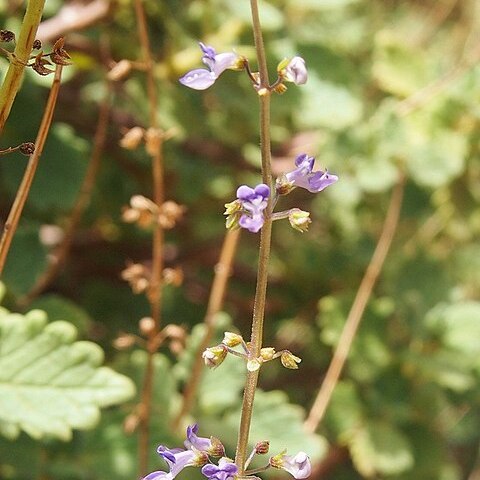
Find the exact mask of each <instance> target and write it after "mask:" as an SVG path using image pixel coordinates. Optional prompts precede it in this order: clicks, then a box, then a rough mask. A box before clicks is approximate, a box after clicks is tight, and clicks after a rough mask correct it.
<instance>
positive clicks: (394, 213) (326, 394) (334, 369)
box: [304, 175, 405, 432]
mask: <svg viewBox="0 0 480 480" xmlns="http://www.w3.org/2000/svg"><path fill="white" fill-rule="evenodd" d="M404 183H405V179H404V177H403V175H402V176H401V177H400V179H399V181H398V183H397V184H396V186H395V187H394V190H393V192H392V196H391V199H390V205H389V207H388V211H387V215H386V217H385V221H384V224H383V229H382V233H381V235H380V238H379V239H378V243H377V246H376V248H375V251H374V252H373V256H372V259H371V260H370V263H369V265H368V267H367V270H366V271H365V275H364V276H363V278H362V281H361V283H360V287H359V289H358V291H357V295H356V296H355V300H354V302H353V305H352V307H351V309H350V312H349V314H348V317H347V320H346V322H345V326H344V327H343V331H342V334H341V336H340V340H339V341H338V345H337V348H336V350H335V353H334V354H333V357H332V360H331V362H330V365H329V367H328V370H327V373H326V375H325V378H324V380H323V382H322V385H321V387H320V391H319V392H318V394H317V397H316V399H315V402H314V403H313V406H312V408H311V410H310V413H309V415H308V418H307V419H306V421H305V424H304V427H305V430H306V431H307V432H314V431H315V430H316V429H317V428H318V425H319V424H320V422H321V420H322V418H323V415H324V414H325V411H326V409H327V406H328V404H329V402H330V399H331V397H332V393H333V390H334V389H335V386H336V385H337V383H338V380H339V378H340V374H341V372H342V369H343V367H344V365H345V362H346V360H347V357H348V354H349V352H350V348H351V346H352V342H353V339H354V337H355V334H356V332H357V330H358V327H359V325H360V321H361V320H362V317H363V312H364V311H365V307H366V306H367V303H368V300H369V299H370V296H371V294H372V291H373V287H374V286H375V283H376V282H377V279H378V277H379V275H380V272H381V271H382V267H383V264H384V262H385V259H386V257H387V254H388V251H389V249H390V246H391V244H392V240H393V237H394V235H395V231H396V229H397V225H398V219H399V216H400V210H401V207H402V199H403V190H404Z"/></svg>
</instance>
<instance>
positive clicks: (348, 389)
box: [326, 381, 364, 441]
mask: <svg viewBox="0 0 480 480" xmlns="http://www.w3.org/2000/svg"><path fill="white" fill-rule="evenodd" d="M363 418H364V415H363V407H362V402H361V400H360V398H359V396H358V393H357V391H356V388H355V385H354V384H353V383H352V382H348V381H341V382H339V383H338V384H337V386H336V387H335V390H334V391H333V395H332V401H331V402H330V407H329V408H328V410H327V416H326V423H327V425H328V426H329V427H330V428H331V429H332V430H333V431H334V433H335V434H336V435H337V437H339V439H340V441H342V438H348V435H349V433H350V432H351V431H353V430H355V429H356V428H357V427H358V426H359V425H361V424H362V422H363Z"/></svg>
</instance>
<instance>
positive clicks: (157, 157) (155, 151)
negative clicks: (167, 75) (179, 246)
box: [135, 0, 165, 476]
mask: <svg viewBox="0 0 480 480" xmlns="http://www.w3.org/2000/svg"><path fill="white" fill-rule="evenodd" d="M135 15H136V18H137V27H138V36H139V39H140V44H141V48H142V61H143V62H144V64H145V66H146V69H145V74H146V77H147V94H148V103H149V109H150V114H149V123H150V129H149V131H150V133H151V134H152V135H153V137H154V140H153V141H152V142H151V143H150V147H149V145H147V150H148V151H149V153H150V155H151V157H152V176H153V200H154V202H155V203H156V205H157V206H158V208H159V209H160V208H161V206H162V205H163V203H164V200H165V199H164V184H163V183H164V173H163V150H162V143H163V133H162V132H161V131H160V130H159V121H158V114H157V108H158V102H157V99H158V95H157V87H156V84H155V77H154V73H153V59H152V53H151V48H150V40H149V38H148V29H147V20H146V16H145V10H144V8H143V2H142V0H135ZM147 142H148V141H147ZM163 243H164V231H163V227H162V225H161V223H160V222H157V223H156V225H155V230H154V234H153V246H152V274H151V279H150V287H149V291H148V294H147V296H148V300H149V302H150V309H151V315H152V318H153V321H154V325H155V326H154V328H153V329H152V331H151V332H150V334H149V337H148V339H147V365H146V369H145V377H144V382H143V387H142V392H141V405H140V425H139V437H138V456H139V462H138V463H139V465H138V468H139V475H140V476H142V475H145V473H146V472H147V470H148V452H149V448H150V417H151V413H152V392H153V376H154V365H153V357H154V355H155V352H156V351H157V349H158V343H157V342H156V337H157V334H158V333H159V331H160V324H161V305H162V274H163Z"/></svg>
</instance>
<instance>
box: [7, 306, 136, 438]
mask: <svg viewBox="0 0 480 480" xmlns="http://www.w3.org/2000/svg"><path fill="white" fill-rule="evenodd" d="M76 334H77V332H76V329H75V327H73V326H72V325H71V324H69V323H67V322H63V321H58V322H53V323H50V324H48V323H47V317H46V315H45V313H44V312H41V311H40V310H32V311H31V312H29V313H28V314H27V315H20V314H9V313H8V312H7V313H4V314H2V315H1V316H0V425H1V431H2V432H3V433H4V434H8V436H9V437H15V436H17V435H18V434H19V432H20V430H23V431H25V432H26V433H28V434H29V435H30V436H32V437H34V438H42V437H44V436H55V437H58V438H61V439H63V440H68V439H69V438H70V437H71V433H72V428H78V429H86V428H92V427H93V426H95V425H96V423H97V421H98V419H99V415H100V410H99V409H100V407H107V406H110V405H114V404H117V403H120V402H123V401H125V400H127V399H129V398H130V397H131V396H132V395H133V394H134V390H135V389H134V386H133V383H132V382H131V380H130V379H128V378H127V377H125V376H123V375H119V374H117V373H115V372H114V371H112V370H111V369H109V368H107V367H102V366H101V364H102V362H103V352H102V350H101V348H100V347H99V346H98V345H96V344H94V343H92V342H85V341H77V342H75V338H76Z"/></svg>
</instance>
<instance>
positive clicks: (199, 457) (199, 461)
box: [143, 424, 311, 480]
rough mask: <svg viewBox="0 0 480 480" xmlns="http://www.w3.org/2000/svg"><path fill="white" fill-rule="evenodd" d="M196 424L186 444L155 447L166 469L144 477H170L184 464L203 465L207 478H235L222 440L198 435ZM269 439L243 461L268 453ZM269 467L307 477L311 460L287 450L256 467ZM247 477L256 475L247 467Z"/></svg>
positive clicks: (158, 479)
mask: <svg viewBox="0 0 480 480" xmlns="http://www.w3.org/2000/svg"><path fill="white" fill-rule="evenodd" d="M197 433H198V425H197V424H195V425H191V426H189V427H188V428H187V438H186V440H185V442H184V447H185V448H173V449H169V448H167V447H165V446H164V445H160V446H159V447H158V448H157V453H158V454H159V455H160V456H161V457H162V458H163V459H164V460H165V462H166V463H167V465H168V468H169V471H168V472H165V471H163V470H158V471H155V472H152V473H150V474H148V475H147V476H146V477H144V478H143V480H173V479H174V478H175V477H176V476H177V475H178V474H179V473H180V472H181V471H182V470H183V469H184V468H186V467H198V468H200V467H201V468H202V474H203V475H204V476H205V477H207V478H208V479H209V480H235V479H236V478H237V473H238V466H237V465H236V464H235V463H234V462H233V460H231V459H230V458H228V457H225V448H224V446H223V444H222V443H221V442H220V440H218V439H217V438H215V437H210V438H206V437H199V436H198V435H197ZM268 449H269V442H267V441H263V442H259V443H257V445H256V446H255V448H254V449H253V451H252V453H251V454H250V456H249V457H248V459H247V461H246V463H245V466H244V467H245V469H246V468H248V466H249V464H250V462H251V460H252V459H253V457H254V456H255V455H263V454H266V453H268ZM210 457H217V458H218V457H220V459H219V460H218V463H217V464H215V463H213V462H212V460H211V459H210ZM270 467H274V468H279V469H283V470H285V471H287V472H288V473H290V474H291V475H292V476H293V477H294V478H296V479H303V478H307V477H308V476H309V475H310V472H311V465H310V460H309V458H308V456H307V454H306V453H304V452H299V453H297V454H296V455H294V456H292V455H286V451H284V452H282V453H280V454H278V455H275V456H273V457H271V458H270V459H269V462H268V465H266V466H265V467H263V468H262V469H256V470H255V472H258V471H259V470H262V471H263V470H267V469H268V468H270ZM245 476H246V477H250V478H252V480H253V479H255V478H257V477H255V476H254V475H250V474H249V472H248V470H247V471H246V472H245Z"/></svg>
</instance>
